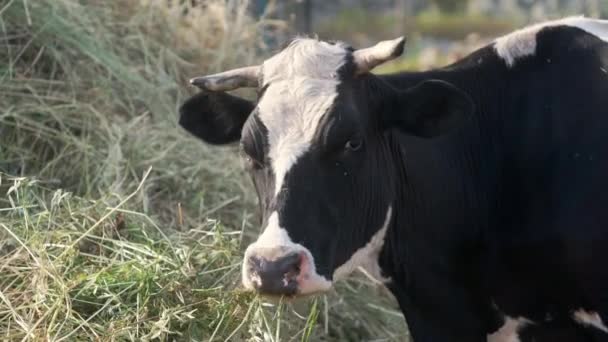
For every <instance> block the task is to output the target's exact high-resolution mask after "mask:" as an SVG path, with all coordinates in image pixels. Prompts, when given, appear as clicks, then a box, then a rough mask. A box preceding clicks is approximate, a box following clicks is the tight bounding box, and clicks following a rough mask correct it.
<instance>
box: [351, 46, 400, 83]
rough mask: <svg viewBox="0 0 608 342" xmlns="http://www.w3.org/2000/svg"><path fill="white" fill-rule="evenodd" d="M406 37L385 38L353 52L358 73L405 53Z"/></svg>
mask: <svg viewBox="0 0 608 342" xmlns="http://www.w3.org/2000/svg"><path fill="white" fill-rule="evenodd" d="M404 46H405V37H399V38H397V39H393V40H384V41H381V42H379V43H378V44H376V45H374V46H372V47H369V48H366V49H359V50H356V51H355V52H353V61H354V62H355V65H356V66H357V75H360V74H363V73H366V72H368V71H370V70H372V69H373V68H375V67H376V66H378V65H380V64H382V63H384V62H387V61H390V60H391V59H395V58H397V57H399V56H401V54H402V53H403V47H404Z"/></svg>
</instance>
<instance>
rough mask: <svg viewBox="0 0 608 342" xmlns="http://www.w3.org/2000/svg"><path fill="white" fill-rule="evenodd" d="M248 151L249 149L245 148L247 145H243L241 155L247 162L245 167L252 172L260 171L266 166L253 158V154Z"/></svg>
mask: <svg viewBox="0 0 608 342" xmlns="http://www.w3.org/2000/svg"><path fill="white" fill-rule="evenodd" d="M247 150H248V149H247V148H246V147H245V145H243V144H241V146H240V154H241V157H242V158H243V161H244V162H245V167H246V168H247V169H250V170H259V169H261V168H263V167H264V165H263V164H262V162H260V161H259V160H258V159H256V158H254V157H252V155H251V153H250V152H247Z"/></svg>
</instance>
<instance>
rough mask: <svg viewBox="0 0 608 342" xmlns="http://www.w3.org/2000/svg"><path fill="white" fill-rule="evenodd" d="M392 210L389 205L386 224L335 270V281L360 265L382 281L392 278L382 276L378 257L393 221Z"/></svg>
mask: <svg viewBox="0 0 608 342" xmlns="http://www.w3.org/2000/svg"><path fill="white" fill-rule="evenodd" d="M392 211H393V210H392V207H390V206H389V207H388V210H387V212H386V218H385V219H384V224H383V225H382V227H381V228H380V230H378V232H377V233H376V234H374V236H372V238H371V240H370V241H369V242H368V243H367V244H366V245H365V246H364V247H361V248H359V249H358V250H357V251H356V252H355V253H354V254H353V255H352V256H351V257H350V259H349V260H348V261H347V262H345V263H344V264H343V265H342V266H340V267H338V268H337V269H336V270H335V271H334V274H333V279H334V281H336V280H339V279H343V278H345V277H346V276H348V275H349V274H351V273H352V272H353V271H354V270H355V269H357V268H358V267H362V268H363V269H365V270H366V271H367V273H368V274H369V275H371V276H372V277H373V278H375V279H376V280H378V281H380V282H382V283H386V282H388V281H390V279H387V278H385V277H383V276H382V273H381V270H380V265H378V258H379V255H380V251H381V250H382V246H384V237H385V236H386V231H387V230H388V226H389V225H390V223H391V218H392Z"/></svg>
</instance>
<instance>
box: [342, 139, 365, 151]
mask: <svg viewBox="0 0 608 342" xmlns="http://www.w3.org/2000/svg"><path fill="white" fill-rule="evenodd" d="M362 146H363V140H361V139H359V138H353V139H350V140H349V141H347V142H346V145H344V148H345V149H346V150H348V151H358V150H360V149H361V147H362Z"/></svg>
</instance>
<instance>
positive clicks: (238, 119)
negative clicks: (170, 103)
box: [179, 90, 255, 145]
mask: <svg viewBox="0 0 608 342" xmlns="http://www.w3.org/2000/svg"><path fill="white" fill-rule="evenodd" d="M254 107H255V105H254V103H253V102H251V101H248V100H246V99H243V98H240V97H237V96H233V95H230V94H227V93H224V92H211V91H205V90H204V91H201V92H200V93H198V94H196V95H194V96H192V97H191V98H189V99H188V100H187V101H186V102H185V103H184V104H183V105H182V106H181V107H180V109H179V113H180V117H179V124H180V126H182V127H183V128H184V129H185V130H187V131H188V132H190V133H191V134H193V135H194V136H196V137H198V138H199V139H201V140H203V141H204V142H206V143H209V144H214V145H224V144H229V143H232V142H236V141H238V140H239V139H240V138H241V129H242V128H243V125H244V124H245V121H246V120H247V117H248V116H249V114H250V113H251V112H252V111H253V109H254Z"/></svg>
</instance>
